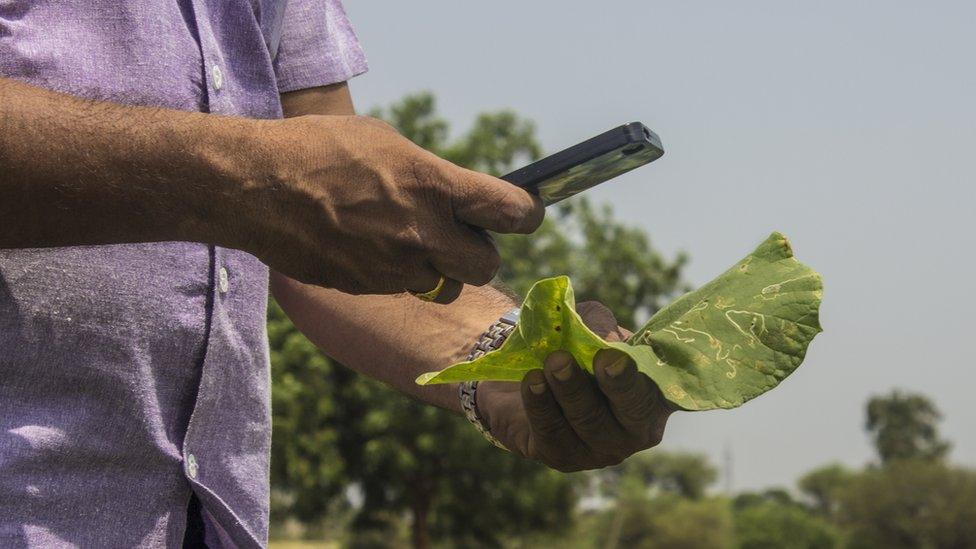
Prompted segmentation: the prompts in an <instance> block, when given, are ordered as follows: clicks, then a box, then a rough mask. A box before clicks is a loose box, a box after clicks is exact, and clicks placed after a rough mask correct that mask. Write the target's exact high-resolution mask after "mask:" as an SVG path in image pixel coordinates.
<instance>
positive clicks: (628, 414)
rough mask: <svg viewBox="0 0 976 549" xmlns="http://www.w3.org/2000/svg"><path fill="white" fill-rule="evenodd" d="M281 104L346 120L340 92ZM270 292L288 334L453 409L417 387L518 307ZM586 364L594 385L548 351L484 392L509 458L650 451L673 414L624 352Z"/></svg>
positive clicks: (284, 284) (561, 465)
mask: <svg viewBox="0 0 976 549" xmlns="http://www.w3.org/2000/svg"><path fill="white" fill-rule="evenodd" d="M282 105H283V106H284V109H285V116H300V115H309V114H314V113H320V114H326V113H341V114H351V113H352V112H353V104H352V100H351V98H350V96H349V91H348V88H347V87H346V85H345V84H338V85H334V86H329V87H326V88H316V89H310V90H303V91H300V92H292V93H288V94H283V96H282ZM271 288H272V292H273V294H274V296H275V299H277V301H278V303H279V304H280V305H281V306H282V309H284V311H285V313H286V314H287V315H288V316H289V317H290V318H291V319H292V321H293V322H294V323H295V326H296V327H297V328H298V329H299V330H300V331H301V332H302V333H304V334H305V335H306V336H307V337H308V338H309V339H310V340H311V341H312V342H313V343H314V344H316V346H318V347H319V348H321V349H323V350H324V351H325V352H326V353H327V354H329V355H330V356H331V357H333V358H335V359H337V360H339V362H341V363H342V364H344V365H345V366H348V367H350V368H352V369H354V370H357V371H359V372H361V373H364V374H366V375H369V376H370V377H373V378H375V379H378V380H380V381H383V382H385V383H386V384H388V385H391V386H393V387H395V388H396V389H398V390H400V391H401V392H404V393H407V394H411V395H413V396H416V397H418V398H420V399H421V400H423V401H426V402H428V403H431V404H436V405H438V406H441V407H444V408H447V409H450V410H453V411H456V412H457V411H459V410H460V406H459V402H458V392H457V385H434V386H428V387H419V386H417V385H416V384H415V383H414V379H415V378H416V377H417V375H419V374H420V373H422V372H426V371H430V370H438V369H442V368H445V367H447V366H449V365H451V364H453V363H455V362H458V361H459V360H462V359H464V358H465V357H466V356H467V354H468V352H469V351H470V350H471V348H472V347H473V345H474V343H475V341H476V340H477V338H478V336H479V335H480V334H481V333H482V332H484V331H485V330H486V329H487V328H488V327H489V326H490V325H491V324H492V323H493V322H494V321H496V320H497V319H498V318H499V317H500V316H501V315H502V314H504V313H505V312H506V311H508V310H510V309H511V308H512V307H513V306H514V303H513V302H512V300H511V299H510V298H509V297H507V296H506V295H504V294H503V293H502V292H500V291H498V290H496V289H494V288H492V287H490V286H485V287H481V288H474V287H471V286H465V287H464V289H463V291H462V292H461V295H460V297H459V298H458V299H457V300H456V301H454V302H453V303H451V304H449V305H439V304H432V303H423V302H421V301H419V300H417V299H415V298H413V297H411V296H408V295H407V296H405V295H399V296H351V295H346V294H343V293H340V292H336V291H334V290H327V289H323V288H318V287H313V286H307V285H304V284H300V283H297V282H295V281H293V280H290V279H288V278H287V277H285V276H283V275H281V274H278V273H272V277H271ZM578 310H579V312H580V314H581V316H582V317H583V320H584V322H586V324H587V325H588V326H589V327H590V328H591V329H592V330H594V332H596V333H597V334H599V335H601V336H603V337H604V338H606V339H608V340H621V339H624V338H625V337H626V336H627V332H626V331H625V330H623V329H621V328H620V327H619V326H617V322H616V320H615V319H614V318H613V315H612V314H611V313H610V312H609V311H608V310H607V309H606V308H605V307H603V306H601V305H599V304H595V303H583V304H581V305H580V307H579V308H578ZM593 367H594V371H595V373H596V377H595V378H594V377H592V376H589V375H587V374H586V373H584V372H583V370H582V369H581V368H580V367H579V366H578V365H576V364H575V362H574V361H573V359H572V356H570V355H569V354H568V353H565V352H556V353H553V354H552V355H550V357H548V358H547V360H546V364H545V369H544V371H541V370H536V371H533V372H530V373H529V374H528V375H527V376H526V378H525V379H524V380H523V382H522V383H521V384H518V383H485V384H482V385H481V387H480V388H479V390H478V398H477V401H478V408H479V411H480V413H481V415H482V417H483V418H484V419H485V421H486V422H487V424H488V425H489V426H490V428H491V431H492V433H493V434H494V435H495V436H496V437H498V438H499V439H501V440H502V442H503V443H504V444H505V445H506V446H507V447H508V448H509V449H510V450H512V451H513V452H516V453H517V454H519V455H521V456H524V457H529V458H532V459H537V460H540V461H542V462H544V463H546V464H547V465H550V466H552V467H554V468H557V469H560V470H564V471H575V470H579V469H584V468H595V467H603V466H606V465H611V464H614V463H619V462H620V461H621V460H622V459H624V458H625V457H627V456H629V455H630V454H632V453H633V452H635V451H638V450H642V449H644V448H648V447H650V446H654V445H655V444H657V443H658V442H659V441H660V440H661V436H662V435H663V431H664V425H665V423H666V421H667V418H668V416H669V415H670V413H671V412H672V411H673V410H672V408H671V407H670V406H669V405H668V404H667V402H666V401H665V400H664V399H663V397H662V396H661V394H660V391H658V389H657V387H656V386H655V385H654V384H653V382H651V381H650V379H649V378H648V377H647V376H644V375H643V374H640V373H638V372H637V370H636V367H635V366H634V364H633V362H631V361H629V360H627V359H626V355H623V354H622V353H612V352H610V353H607V352H603V353H600V354H598V355H597V357H596V359H595V360H594V364H593Z"/></svg>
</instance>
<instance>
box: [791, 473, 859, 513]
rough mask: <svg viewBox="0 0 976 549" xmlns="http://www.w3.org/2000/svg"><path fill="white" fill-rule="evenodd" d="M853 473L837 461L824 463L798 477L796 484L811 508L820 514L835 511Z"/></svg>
mask: <svg viewBox="0 0 976 549" xmlns="http://www.w3.org/2000/svg"><path fill="white" fill-rule="evenodd" d="M853 476H854V473H853V472H852V471H849V470H848V469H847V468H845V467H844V466H843V465H840V464H839V463H832V464H830V465H825V466H823V467H820V468H818V469H814V470H813V471H810V472H809V473H807V474H805V475H803V476H802V477H800V480H799V481H798V482H797V486H798V487H799V488H800V491H801V492H803V494H804V495H805V496H806V497H807V498H809V500H810V502H811V505H812V507H813V509H814V510H815V511H816V512H817V513H819V514H820V515H822V516H825V517H833V516H834V515H835V514H836V513H837V506H838V505H839V502H838V498H839V497H840V494H841V491H842V490H843V489H844V488H845V487H847V485H848V484H849V483H850V481H851V479H852V478H853Z"/></svg>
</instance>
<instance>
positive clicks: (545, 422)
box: [522, 370, 586, 470]
mask: <svg viewBox="0 0 976 549" xmlns="http://www.w3.org/2000/svg"><path fill="white" fill-rule="evenodd" d="M522 407H523V408H524V409H525V414H526V417H528V420H529V427H530V428H531V430H532V436H531V437H530V439H529V447H528V452H527V453H528V455H529V456H530V457H533V458H536V459H540V460H542V461H544V462H546V463H547V464H549V465H550V466H552V467H555V468H557V469H560V470H564V469H566V470H568V469H569V468H570V467H569V464H571V463H574V462H576V461H578V460H579V458H580V456H581V455H583V454H585V453H586V448H585V446H584V445H583V442H582V441H581V440H580V439H579V437H577V436H576V433H575V432H574V431H573V429H572V428H571V427H570V426H569V423H568V422H567V421H566V418H565V417H563V412H562V410H561V409H560V408H559V404H558V403H557V402H556V399H555V397H554V396H553V394H552V392H551V391H550V390H549V386H548V384H547V383H546V378H545V376H544V375H543V373H542V370H532V371H531V372H529V373H528V374H526V375H525V377H524V378H523V379H522Z"/></svg>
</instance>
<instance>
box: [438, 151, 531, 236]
mask: <svg viewBox="0 0 976 549" xmlns="http://www.w3.org/2000/svg"><path fill="white" fill-rule="evenodd" d="M455 169H456V172H455V174H456V175H455V176H454V178H453V180H454V184H455V187H454V188H455V195H454V200H453V204H454V216H455V217H456V218H457V220H458V221H462V222H464V223H467V224H469V225H473V226H475V227H481V228H482V229H488V230H489V231H494V232H496V233H522V234H529V233H531V232H534V231H535V230H536V229H538V228H539V225H541V224H542V219H543V218H544V217H545V215H546V213H545V207H543V205H542V200H540V199H539V197H537V196H535V195H533V194H531V193H529V192H527V191H525V190H524V189H521V188H519V187H516V186H515V185H513V184H511V183H509V182H507V181H503V180H501V179H498V178H497V177H492V176H490V175H487V174H483V173H479V172H476V171H472V170H467V169H465V168H461V167H457V166H455Z"/></svg>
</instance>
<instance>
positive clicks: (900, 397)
mask: <svg viewBox="0 0 976 549" xmlns="http://www.w3.org/2000/svg"><path fill="white" fill-rule="evenodd" d="M941 419H942V415H941V414H940V413H939V410H938V408H936V406H935V404H934V403H933V402H932V401H931V400H929V399H928V398H927V397H925V396H924V395H919V394H912V393H902V392H901V391H897V390H895V391H892V392H891V393H890V394H889V395H886V396H876V397H872V398H871V400H870V401H868V405H867V422H866V425H865V427H866V428H867V430H868V432H869V433H870V434H871V437H872V438H873V440H874V447H875V449H876V450H877V452H878V457H880V458H881V462H882V463H884V464H887V463H890V462H892V461H895V460H899V459H925V460H939V459H942V458H943V457H944V456H945V455H946V453H947V452H948V451H949V443H948V442H945V441H943V440H941V439H940V438H939V429H938V423H939V421H940V420H941Z"/></svg>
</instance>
